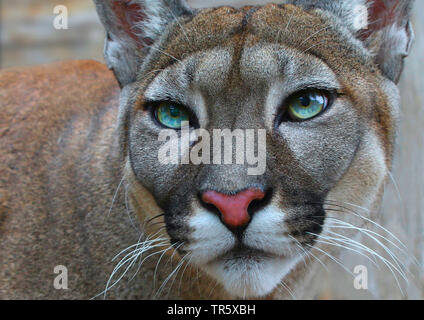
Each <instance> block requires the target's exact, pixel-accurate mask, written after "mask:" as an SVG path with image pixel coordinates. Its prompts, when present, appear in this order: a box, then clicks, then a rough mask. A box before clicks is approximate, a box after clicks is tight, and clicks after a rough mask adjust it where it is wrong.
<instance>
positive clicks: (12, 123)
mask: <svg viewBox="0 0 424 320" xmlns="http://www.w3.org/2000/svg"><path fill="white" fill-rule="evenodd" d="M179 23H180V24H178V25H177V24H176V23H174V25H173V27H172V28H170V29H169V30H168V32H169V33H167V34H166V37H165V39H163V47H162V50H163V51H162V52H157V53H154V54H152V57H151V59H150V60H149V62H148V63H147V64H145V65H144V66H143V67H144V71H145V73H142V74H139V75H138V81H137V82H136V84H135V90H133V91H132V92H131V96H130V97H129V102H130V103H133V104H132V105H131V107H133V106H134V107H133V108H131V109H130V112H129V113H128V114H127V118H125V119H124V120H122V119H120V121H121V123H120V125H121V127H117V126H116V120H117V118H118V111H119V110H118V109H119V101H118V100H119V86H118V84H117V83H116V81H115V80H114V77H113V74H112V73H111V72H110V71H108V70H107V69H106V68H105V67H104V66H103V65H101V64H98V63H94V62H88V61H80V62H69V63H60V64H55V65H51V66H41V67H37V68H32V69H18V70H6V71H3V72H1V73H0V88H1V89H0V96H1V97H2V99H1V100H0V101H1V102H0V103H1V105H0V107H1V109H0V119H1V121H2V123H1V126H0V128H1V129H0V130H1V131H0V138H1V139H0V147H1V149H2V154H1V155H0V157H1V164H0V165H1V167H0V168H1V170H0V183H1V184H0V236H1V243H2V247H3V248H2V250H1V251H0V259H1V261H2V264H3V266H4V267H2V269H1V271H0V272H1V273H0V298H91V297H93V296H95V295H96V294H98V293H100V292H101V291H102V290H103V289H104V287H105V285H106V283H107V280H108V277H109V275H110V274H111V272H112V270H113V264H107V262H108V261H110V259H112V258H113V256H114V255H115V254H117V253H118V252H119V251H121V250H122V249H123V248H126V247H128V246H129V245H131V244H133V243H136V242H137V241H139V240H140V239H139V238H138V237H139V230H136V231H134V229H133V227H135V228H136V229H138V228H141V225H140V223H143V222H144V221H146V220H148V219H151V218H153V217H154V216H155V215H156V214H158V213H161V211H160V209H159V207H158V205H157V203H156V201H155V200H156V199H155V198H154V196H153V195H152V193H150V192H149V191H147V188H144V187H143V186H142V183H143V181H141V179H138V178H137V177H136V176H135V174H134V172H133V168H131V166H130V164H129V159H128V156H127V152H128V149H127V148H129V146H128V144H127V143H128V141H129V138H128V136H125V137H123V135H128V132H127V131H130V129H129V128H130V127H131V126H132V130H134V126H136V125H138V120H140V119H142V118H143V117H144V118H146V112H145V110H144V109H143V108H144V93H145V90H146V89H147V86H148V85H149V84H150V83H151V82H152V80H153V79H154V78H155V76H157V75H158V74H159V73H160V71H162V70H163V69H166V68H172V65H174V64H176V63H177V62H179V61H183V60H184V59H185V58H186V57H187V56H190V55H193V54H195V53H199V52H206V51H208V50H209V49H213V48H217V47H219V48H232V49H233V50H232V55H233V56H232V59H233V60H232V61H233V64H232V68H231V71H232V72H231V74H230V75H229V76H228V79H227V82H226V83H227V86H226V87H227V90H228V92H226V93H227V95H226V98H228V100H226V101H227V102H229V108H230V109H232V110H229V111H233V112H237V108H238V107H239V105H238V102H239V101H242V98H243V90H242V89H240V88H243V89H246V88H247V85H246V84H245V83H242V82H243V80H242V77H241V74H240V69H239V68H240V66H239V64H238V61H240V57H241V56H242V52H243V50H247V49H249V48H252V47H254V46H255V45H258V44H265V43H274V44H279V45H282V46H283V47H284V48H287V49H289V50H293V52H296V57H298V56H302V54H304V53H307V54H309V55H310V56H311V58H310V59H312V58H314V59H315V58H319V59H320V60H321V61H323V62H324V63H325V64H326V65H327V66H328V67H329V68H330V69H331V70H332V71H333V72H334V73H335V74H336V75H337V80H338V81H339V82H340V83H341V85H342V90H341V92H340V94H341V98H340V100H341V101H342V103H345V104H346V106H352V108H354V109H355V110H354V111H355V112H356V113H357V114H358V115H359V118H360V120H361V126H362V127H361V129H364V128H367V127H370V128H372V129H373V130H372V131H373V132H376V133H377V136H378V142H377V143H376V144H377V145H378V146H382V148H383V149H384V155H385V159H384V160H385V166H386V167H388V168H389V167H390V166H391V153H392V150H393V143H394V137H395V131H396V126H395V123H396V117H395V116H394V114H393V110H391V107H390V103H391V101H388V100H389V99H388V98H387V93H386V92H384V89H383V86H384V84H385V80H384V77H383V75H382V73H381V72H380V70H379V69H378V68H377V66H376V64H375V63H374V61H373V60H372V57H371V55H366V54H364V52H363V51H361V48H360V47H359V46H357V45H355V44H353V43H352V42H351V41H350V39H349V38H348V37H346V35H345V34H343V32H341V31H340V28H339V27H340V26H339V25H338V24H337V23H335V22H332V23H329V22H328V19H326V18H325V17H324V16H323V15H322V14H320V13H319V12H314V11H311V12H305V11H304V10H301V9H300V8H298V7H296V6H293V5H283V6H277V5H275V4H269V5H266V6H264V7H261V8H257V10H252V7H246V8H242V9H241V10H236V9H233V8H230V7H221V8H218V9H207V10H204V11H200V12H199V13H198V14H196V15H194V16H193V17H184V18H183V19H180V20H179ZM181 24H183V28H184V29H183V28H182V27H181ZM282 26H283V27H282ZM284 27H285V29H284ZM251 67H252V66H251ZM129 78H131V77H129ZM53 88H54V89H53ZM368 88H373V91H371V90H368ZM364 89H365V90H364ZM369 106H374V108H370V107H369ZM377 106H378V107H379V108H378V110H376V109H377V108H376V107H377ZM121 107H122V106H121ZM256 108H260V103H258V105H257V106H256ZM259 112H260V111H257V113H258V114H259ZM253 115H254V111H252V112H251V114H248V115H247V116H246V118H245V123H246V125H247V124H250V123H249V122H251V123H254V120H252V118H254V117H253ZM122 123H124V124H122ZM122 131H125V132H122ZM353 131H354V130H353V129H352V132H353ZM358 131H359V129H358ZM364 131H365V130H364ZM134 134H136V133H134ZM354 134H355V133H354ZM354 134H352V135H354ZM275 140H278V139H275ZM272 142H273V143H274V144H277V143H276V142H275V141H272ZM361 147H364V148H366V146H364V145H361ZM358 148H359V147H358ZM136 149H137V151H138V152H140V151H139V150H140V149H141V148H136ZM281 150H284V151H285V152H284V156H282V151H281ZM142 151H143V152H148V151H147V150H144V149H142ZM272 152H273V155H275V156H274V159H273V160H272V161H274V162H275V163H274V165H275V166H277V168H278V169H276V170H275V171H276V172H278V174H281V173H282V172H283V171H284V170H285V171H284V174H286V175H288V176H289V175H290V172H291V171H292V170H293V168H290V167H289V166H288V165H287V164H288V163H295V160H294V159H295V157H294V155H292V154H290V151H289V148H286V149H284V147H283V148H281V147H280V146H279V145H278V146H277V147H274V150H271V151H270V153H272ZM145 156H146V157H147V156H148V155H147V154H146V155H145ZM123 160H124V161H123ZM370 162H372V161H371V160H370V159H368V158H367V157H366V155H362V154H359V155H357V156H355V157H354V159H352V165H351V167H350V168H349V169H346V171H345V172H344V173H343V175H341V176H342V177H340V178H338V179H339V180H338V181H337V183H338V184H339V185H337V186H336V187H334V188H333V190H332V191H334V193H335V194H337V193H342V191H343V190H344V189H343V188H345V187H346V186H345V185H346V184H349V183H350V182H351V183H352V182H353V183H352V186H349V187H351V188H352V192H351V194H349V196H351V197H352V199H353V200H354V201H355V200H358V201H360V200H363V199H362V198H364V197H365V196H364V195H363V194H362V192H363V190H367V189H368V188H371V189H372V188H374V187H375V188H376V189H377V191H375V195H373V196H375V198H374V197H370V203H369V207H370V208H377V204H378V202H379V198H380V195H381V192H382V185H377V186H375V184H376V181H378V179H380V178H382V176H384V174H385V172H383V171H379V168H377V169H376V168H374V167H372V165H373V164H372V163H371V165H370ZM378 165H379V164H378ZM378 165H375V166H376V167H378ZM369 167H372V168H371V169H369ZM301 169H302V168H301ZM278 170H280V171H278ZM302 170H303V169H302ZM302 170H300V169H299V172H300V173H299V174H297V179H298V180H299V181H300V182H303V183H304V184H305V185H306V184H313V182H314V181H313V179H312V178H311V177H310V175H308V173H307V172H304V171H302ZM360 170H370V172H368V171H366V173H367V174H368V175H369V176H368V177H365V178H362V173H358V172H360ZM152 172H153V170H152ZM175 176H176V177H178V175H177V174H175ZM187 177H190V176H189V174H187V176H184V175H182V176H181V177H178V178H175V179H176V180H174V181H172V182H173V184H175V185H179V184H180V182H181V181H179V180H178V179H180V180H188V181H191V180H190V179H189V178H187ZM124 178H125V181H126V183H127V184H128V185H127V186H125V188H129V189H128V190H125V191H122V190H120V187H121V182H122V180H121V179H124ZM212 182H213V180H212ZM164 184H165V186H162V185H160V183H158V184H157V185H158V188H160V187H162V188H169V187H172V186H169V184H166V183H164ZM171 189H172V188H171ZM349 190H350V189H349ZM282 195H284V190H283V191H281V194H279V196H282ZM127 196H128V198H129V199H127ZM127 200H129V203H130V204H131V206H130V208H128V207H127ZM184 200H187V199H186V198H184ZM367 200H368V199H367ZM364 201H365V200H364ZM127 210H129V211H130V212H127ZM109 211H110V212H109ZM133 212H134V213H135V214H136V215H137V216H138V217H139V221H135V222H133V223H131V218H130V217H129V216H130V215H131V214H132V213H133ZM160 222H163V220H162V221H160ZM159 226H161V225H159ZM295 227H296V226H295ZM133 231H134V232H133ZM144 231H146V233H147V234H153V233H154V232H157V231H160V228H159V227H153V226H152V227H150V228H148V229H147V230H144ZM290 231H291V232H292V231H295V229H293V230H290ZM163 234H165V232H163ZM165 236H166V234H165ZM171 253H172V251H170V254H168V257H167V258H168V259H167V260H168V262H169V263H167V264H166V265H165V266H161V270H160V272H159V273H158V274H157V277H158V279H157V280H158V282H157V283H159V284H161V283H162V281H163V280H165V278H166V277H167V275H168V274H169V272H170V271H172V270H173V267H174V266H175V262H174V265H173V264H172V263H173V258H174V254H171ZM176 255H177V254H176ZM178 259H179V258H177V257H176V258H175V260H176V261H178ZM157 262H158V260H157V259H151V260H150V261H148V263H147V264H145V265H143V269H142V272H139V273H138V275H137V278H136V279H135V280H134V281H133V282H131V283H130V284H129V282H128V279H129V277H130V276H131V272H130V274H129V275H127V277H126V278H125V279H124V280H122V281H121V283H120V284H119V286H118V288H117V289H114V290H111V291H110V293H108V297H110V298H128V299H132V298H149V297H151V293H152V291H155V289H157V287H156V288H155V287H154V285H157V283H156V284H154V285H153V287H152V285H151V282H152V278H154V277H156V274H155V276H153V274H154V273H155V270H156V263H157ZM56 265H64V266H66V267H67V268H68V270H69V288H70V289H69V290H68V291H66V290H65V291H62V290H55V289H54V288H53V279H54V277H55V275H54V273H53V268H54V267H55V266H56ZM307 269H308V268H306V267H305V266H304V265H302V264H299V265H298V266H297V268H296V269H295V270H293V271H292V272H291V274H290V275H289V276H288V277H287V278H286V279H285V280H286V281H287V282H288V284H289V285H295V284H296V285H298V284H299V283H300V282H301V280H300V279H303V281H304V282H306V284H307V281H308V279H309V278H307V277H306V275H305V273H306V271H309V275H310V276H311V275H313V274H314V273H313V272H310V271H311V270H307ZM197 276H198V273H197V270H196V269H195V268H192V267H191V266H189V267H188V269H187V272H186V273H185V274H184V273H183V274H182V275H181V281H183V282H184V285H183V286H180V287H178V286H177V285H176V287H177V289H175V288H174V290H170V291H169V297H171V298H208V297H209V298H226V297H229V296H228V294H227V293H225V292H224V291H223V290H222V288H221V287H220V286H219V285H218V286H217V287H216V288H215V289H213V286H214V285H215V284H214V281H213V280H211V279H210V278H209V277H207V276H205V275H204V274H203V273H202V272H201V273H200V275H199V276H200V280H197V278H196V277H197ZM178 281H179V280H177V282H178ZM212 284H213V285H212ZM171 286H172V283H171ZM212 289H213V290H212ZM166 293H167V291H166V290H165V294H166ZM286 296H287V293H280V292H279V291H278V290H277V289H276V290H274V292H272V293H271V294H269V295H268V296H267V298H276V297H286ZM161 297H162V296H161Z"/></svg>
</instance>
